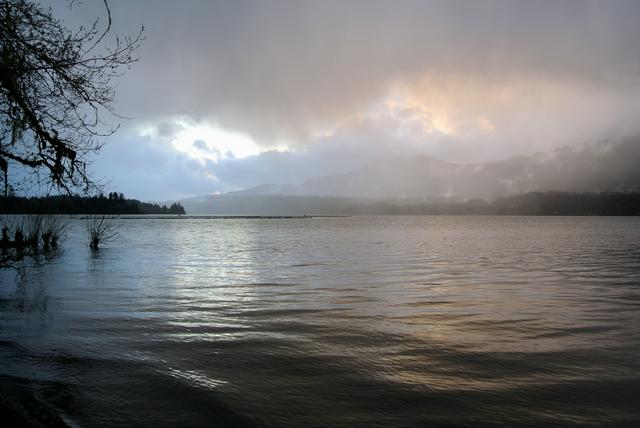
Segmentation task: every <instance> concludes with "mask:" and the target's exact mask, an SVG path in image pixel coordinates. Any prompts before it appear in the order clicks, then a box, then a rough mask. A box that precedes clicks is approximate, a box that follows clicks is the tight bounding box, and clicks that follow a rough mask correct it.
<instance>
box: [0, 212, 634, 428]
mask: <svg viewBox="0 0 640 428" xmlns="http://www.w3.org/2000/svg"><path fill="white" fill-rule="evenodd" d="M115 225H116V227H117V229H118V230H119V232H120V236H119V237H118V238H117V239H116V240H113V241H111V242H108V243H106V244H104V247H103V248H101V249H100V250H99V251H97V252H92V251H91V250H90V249H89V247H88V242H87V240H86V238H85V236H84V232H83V227H84V225H83V221H82V220H79V219H74V220H70V231H69V234H68V236H67V238H66V240H65V242H64V243H63V246H64V252H63V253H62V254H61V255H60V256H59V257H57V258H55V259H52V260H51V261H50V262H48V263H46V264H44V265H43V266H41V267H38V268H34V269H30V270H29V271H28V272H27V273H26V276H25V277H24V278H23V279H21V280H16V279H15V273H14V272H13V271H11V272H9V271H4V272H1V273H0V281H2V282H1V283H0V395H2V396H3V397H4V398H3V400H4V401H5V402H7V403H9V405H13V404H16V403H17V405H19V406H20V407H22V408H23V409H24V410H25V411H26V412H28V413H29V414H32V415H35V416H38V417H39V418H40V420H42V419H43V418H44V420H48V421H49V424H51V425H56V424H58V425H65V424H66V425H70V426H98V427H101V426H149V427H156V426H176V425H177V426H180V427H181V428H182V427H190V426H222V427H226V426H240V427H242V426H267V427H353V426H358V427H372V426H410V427H424V426H448V427H457V426H531V427H538V426H569V427H571V426H589V427H591V426H639V425H638V424H640V218H613V217H474V216H458V217H457V216H433V217H429V216H416V217H412V216H384V217H375V216H372V217H367V216H363V217H347V218H300V219H190V218H181V219H173V220H172V219H121V220H116V221H115ZM11 403H13V404H11Z"/></svg>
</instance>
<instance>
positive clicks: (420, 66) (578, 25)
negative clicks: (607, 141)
mask: <svg viewBox="0 0 640 428" xmlns="http://www.w3.org/2000/svg"><path fill="white" fill-rule="evenodd" d="M111 10H112V13H113V21H114V25H115V27H114V29H115V30H116V31H117V32H118V33H121V34H123V33H132V32H134V31H135V29H136V27H137V26H138V25H139V24H144V25H145V28H146V34H147V40H146V41H145V43H144V44H143V46H142V48H141V49H140V51H139V55H140V58H141V60H140V62H139V63H138V64H136V65H135V66H134V68H133V69H132V70H130V71H128V72H127V73H126V74H125V75H124V76H123V78H122V79H121V81H120V84H119V88H118V98H119V104H118V110H119V111H120V112H121V113H122V114H124V115H126V116H131V117H134V118H135V120H132V121H127V122H126V123H125V128H124V131H125V134H121V135H126V132H129V133H130V134H133V133H135V132H136V129H139V127H140V126H142V125H144V126H153V127H155V129H156V132H155V135H157V136H158V137H159V138H161V139H162V138H165V139H170V138H171V136H172V135H175V134H176V132H178V131H179V130H180V126H179V125H177V124H176V123H175V120H176V118H181V120H183V121H184V120H185V119H186V120H188V121H190V122H192V123H199V122H207V123H211V124H215V125H216V126H219V127H222V128H224V129H227V130H230V131H233V132H238V133H241V134H244V135H249V136H251V137H252V139H253V140H254V142H255V143H256V144H257V145H259V146H260V147H262V148H264V149H269V148H273V147H275V146H276V145H279V146H280V147H283V146H284V147H288V148H289V149H293V150H297V151H298V152H297V153H289V154H287V155H282V154H280V155H277V156H272V157H270V156H271V155H269V154H265V155H264V156H254V157H251V158H250V159H249V158H247V159H245V160H243V159H227V158H225V159H221V160H220V162H218V165H216V166H215V167H211V168H212V170H216V171H215V173H214V174H215V176H216V177H217V180H218V181H217V182H216V183H217V184H215V185H213V184H212V185H211V186H210V191H216V189H221V188H225V186H227V187H234V186H235V184H234V183H237V182H241V181H242V182H253V181H254V178H255V179H257V177H260V178H261V179H262V178H263V177H269V174H275V176H273V177H274V178H276V176H277V177H280V176H290V177H289V178H290V179H291V180H294V179H298V180H299V179H301V177H300V176H299V175H297V174H298V171H303V172H304V171H306V172H308V171H315V168H316V166H317V165H325V164H324V163H323V162H321V161H319V160H318V159H319V158H318V157H317V156H320V158H322V159H325V157H324V155H320V154H321V153H325V154H326V153H330V154H331V156H334V162H333V163H328V164H327V168H328V169H327V172H328V173H329V172H331V171H329V170H331V165H333V164H334V163H336V164H338V165H344V168H348V167H354V166H357V164H359V163H360V159H362V158H366V159H368V158H370V157H376V158H377V157H379V155H380V156H387V157H393V156H397V155H399V154H403V153H404V154H411V153H422V152H425V151H426V153H428V154H431V155H433V156H439V157H442V158H445V159H447V160H452V161H461V162H465V161H482V160H489V159H492V158H504V157H507V156H512V155H517V154H519V153H531V152H534V151H539V150H546V149H551V148H554V147H558V146H561V145H565V144H572V143H575V142H583V141H585V140H589V139H597V138H601V137H606V136H611V135H617V134H630V133H635V132H638V131H639V130H638V127H639V126H640V125H639V124H640V120H638V115H639V113H640V102H639V100H640V43H638V40H640V25H638V22H639V21H640V2H637V1H611V2H605V1H535V2H524V1H521V2H515V1H422V0H420V1H409V0H404V1H275V0H274V1H240V2H235V1H195V0H194V1H185V2H175V1H168V0H158V1H153V2H125V1H113V2H111ZM102 12H103V8H102V5H101V2H95V3H92V2H86V3H85V4H83V5H80V6H78V7H77V8H76V9H75V10H74V11H72V13H71V14H70V17H69V18H68V22H70V23H73V22H81V21H82V20H84V21H85V22H86V21H88V17H93V16H97V15H101V14H103V13H102ZM389 101H391V104H389ZM381 109H382V110H384V111H382V113H380V110H381ZM403 112H405V113H403ZM407 112H408V113H407ZM403 114H405V115H406V114H409V116H411V117H410V118H409V119H408V120H405V119H404V118H403ZM390 116H392V117H391V118H390ZM358 120H361V121H363V123H366V125H362V124H361V125H356V126H354V125H353V122H354V121H356V122H357V121H358ZM121 138H124V137H121ZM202 138H205V137H202ZM347 140H348V142H347ZM156 143H157V144H165V143H166V142H165V143H162V142H155V143H149V144H156ZM322 144H324V145H325V146H326V147H325V148H323V147H322V146H321V145H322ZM207 147H209V148H210V149H216V146H215V142H212V141H207ZM334 147H335V148H336V150H334ZM124 150H125V152H128V151H129V150H130V149H129V148H128V147H127V148H125V149H124ZM163 150H164V149H163ZM166 150H167V151H166V153H165V152H163V153H165V154H167V155H168V156H169V157H171V156H174V155H175V154H172V153H171V151H172V150H173V149H172V148H171V147H166ZM225 150H226V149H225ZM201 151H202V150H201ZM305 152H307V153H305ZM373 154H375V156H373ZM175 156H177V155H175ZM181 156H186V155H184V154H183V155H181ZM276 158H277V159H278V161H277V162H276V161H273V159H276ZM288 158H295V159H296V162H303V164H302V165H303V166H301V167H299V165H300V164H299V163H295V162H292V163H287V162H286V161H284V160H283V159H288ZM184 159H185V160H189V161H192V159H188V157H185V158H184ZM268 159H269V161H267V160H268ZM272 161H273V162H272ZM256 162H257V164H256ZM283 162H284V163H283ZM304 162H316V164H312V163H304ZM269 165H271V166H273V168H275V169H269V168H271V166H269ZM283 168H286V169H287V171H288V172H287V173H284V172H283ZM340 168H342V166H341V167H340ZM334 169H335V168H334ZM164 172H167V173H169V172H168V170H164ZM156 173H160V171H156ZM171 173H173V172H171ZM303 175H305V174H303ZM306 175H308V174H306ZM186 176H187V177H190V176H189V173H186ZM232 177H238V180H236V179H235V178H233V180H236V181H232ZM239 177H245V178H244V179H242V180H240V179H239ZM176 179H177V180H180V178H178V177H177V178H176ZM185 180H186V181H187V182H189V183H191V182H190V181H189V180H190V179H189V178H185ZM207 180H209V181H207V182H211V180H210V179H207ZM265 181H266V180H265ZM268 181H278V180H268ZM191 184H193V183H191ZM175 186H178V185H175ZM180 186H181V185H180ZM201 187H202V186H201V185H197V186H196V188H194V189H192V191H191V192H189V193H192V194H195V193H198V192H199V189H200V188H201Z"/></svg>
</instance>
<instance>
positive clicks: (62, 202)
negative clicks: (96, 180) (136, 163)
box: [0, 192, 185, 214]
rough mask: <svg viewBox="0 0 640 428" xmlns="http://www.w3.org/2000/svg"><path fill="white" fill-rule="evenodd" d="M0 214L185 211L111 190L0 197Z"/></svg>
mask: <svg viewBox="0 0 640 428" xmlns="http://www.w3.org/2000/svg"><path fill="white" fill-rule="evenodd" d="M0 214H185V210H184V207H183V206H182V205H181V204H180V203H179V202H176V203H173V204H171V205H169V206H167V205H158V204H154V203H150V202H141V201H139V200H137V199H127V198H125V197H124V195H123V194H122V193H116V192H112V193H109V194H108V195H106V196H105V195H102V194H101V195H97V196H72V195H56V196H38V197H22V196H6V197H0Z"/></svg>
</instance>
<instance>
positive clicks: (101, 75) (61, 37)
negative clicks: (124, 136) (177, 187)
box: [0, 0, 143, 196]
mask: <svg viewBox="0 0 640 428" xmlns="http://www.w3.org/2000/svg"><path fill="white" fill-rule="evenodd" d="M104 5H105V8H106V19H105V20H104V22H100V20H99V19H96V20H95V21H94V22H93V24H92V25H90V26H89V27H88V28H83V27H80V29H78V30H77V31H72V30H69V29H68V28H66V27H64V26H63V24H62V21H60V20H59V19H57V18H56V17H54V16H53V14H52V11H51V9H50V8H49V9H45V8H43V7H42V6H41V5H39V4H38V3H35V2H33V1H29V0H0V170H1V171H2V175H1V176H0V179H1V180H2V181H3V182H4V183H3V184H4V194H5V196H6V195H7V194H8V193H9V190H10V183H9V175H10V174H9V172H11V171H13V170H14V169H13V168H12V166H18V165H19V166H21V167H22V168H24V169H25V170H27V171H30V172H31V173H32V174H31V175H32V177H35V179H37V180H41V181H43V182H46V183H50V184H52V185H54V186H55V187H57V188H59V189H62V190H64V191H66V192H71V191H72V190H74V189H79V188H80V189H83V190H84V191H87V190H89V189H90V187H91V184H92V182H91V180H90V178H89V177H88V175H87V170H86V161H87V155H88V154H89V153H91V152H94V151H97V150H99V149H100V147H101V145H102V142H101V140H100V139H99V138H97V137H101V136H105V135H110V134H112V133H114V132H115V131H116V129H117V128H118V126H119V125H115V126H114V125H110V124H107V123H106V122H104V121H103V118H104V115H105V114H106V115H108V116H111V117H112V118H113V116H114V115H115V116H116V117H117V115H116V113H115V112H114V110H113V101H114V79H115V78H117V77H119V76H120V75H121V70H122V68H123V67H129V66H130V65H131V64H132V63H134V62H135V61H137V59H136V58H135V57H134V56H133V54H134V51H135V50H136V49H137V48H138V46H139V45H140V42H141V40H142V38H143V37H142V32H143V28H141V29H140V31H139V32H138V33H137V34H136V35H135V36H133V37H124V38H119V37H117V36H116V37H115V38H114V39H112V42H110V43H111V45H110V46H107V37H106V36H107V34H108V33H109V32H110V30H111V13H110V10H109V5H108V4H107V2H106V0H105V1H104ZM18 169H19V168H15V170H18Z"/></svg>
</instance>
